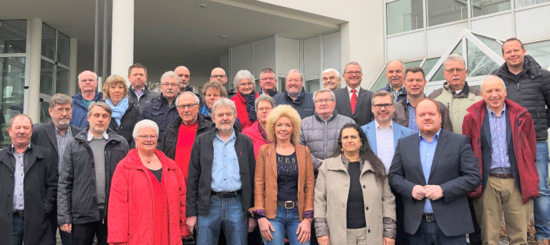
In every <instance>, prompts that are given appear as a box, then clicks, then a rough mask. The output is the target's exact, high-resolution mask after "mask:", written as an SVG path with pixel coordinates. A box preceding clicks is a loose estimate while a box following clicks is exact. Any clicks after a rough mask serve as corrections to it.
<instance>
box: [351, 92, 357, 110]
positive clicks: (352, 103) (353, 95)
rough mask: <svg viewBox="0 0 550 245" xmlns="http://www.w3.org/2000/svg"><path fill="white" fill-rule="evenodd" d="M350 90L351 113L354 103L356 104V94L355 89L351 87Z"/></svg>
mask: <svg viewBox="0 0 550 245" xmlns="http://www.w3.org/2000/svg"><path fill="white" fill-rule="evenodd" d="M351 92H352V93H353V94H352V95H351V114H353V113H354V112H355V104H357V94H356V93H355V89H352V90H351Z"/></svg>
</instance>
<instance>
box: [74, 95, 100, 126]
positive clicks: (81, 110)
mask: <svg viewBox="0 0 550 245" xmlns="http://www.w3.org/2000/svg"><path fill="white" fill-rule="evenodd" d="M82 99H83V98H82V93H78V94H76V95H74V96H73V117H72V119H71V125H73V126H75V127H77V128H85V127H88V108H86V106H84V102H82ZM93 101H96V102H97V101H103V93H101V92H96V93H95V97H94V99H93Z"/></svg>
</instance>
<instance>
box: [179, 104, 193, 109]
mask: <svg viewBox="0 0 550 245" xmlns="http://www.w3.org/2000/svg"><path fill="white" fill-rule="evenodd" d="M196 105H198V104H197V103H193V104H187V105H177V106H176V107H177V108H178V109H192V108H193V107H195V106H196Z"/></svg>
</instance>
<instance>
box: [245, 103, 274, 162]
mask: <svg viewBox="0 0 550 245" xmlns="http://www.w3.org/2000/svg"><path fill="white" fill-rule="evenodd" d="M275 106H276V105H275V100H274V99H273V98H271V96H269V95H267V94H261V95H260V96H258V98H257V99H256V102H255V103H254V107H255V108H256V116H257V118H258V120H257V121H256V122H255V123H254V124H252V125H251V126H250V127H248V128H246V129H245V130H243V134H244V135H246V136H248V137H250V139H251V140H252V143H253V144H254V156H255V157H258V151H259V150H260V147H262V145H265V144H269V143H271V141H269V139H268V138H267V133H266V131H265V127H266V124H267V115H268V114H269V112H271V110H273V108H275Z"/></svg>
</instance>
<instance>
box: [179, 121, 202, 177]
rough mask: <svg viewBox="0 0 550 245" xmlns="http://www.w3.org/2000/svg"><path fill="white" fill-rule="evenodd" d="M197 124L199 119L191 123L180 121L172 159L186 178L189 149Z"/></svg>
mask: <svg viewBox="0 0 550 245" xmlns="http://www.w3.org/2000/svg"><path fill="white" fill-rule="evenodd" d="M198 126H199V121H198V120H197V122H195V123H194V124H192V125H185V124H183V123H182V124H180V128H179V133H178V134H179V135H178V142H177V146H176V155H175V157H174V160H175V161H176V164H177V165H178V167H180V169H181V171H182V172H183V176H184V177H185V179H186V180H187V170H188V168H189V159H191V149H192V148H193V143H194V142H195V136H196V134H197V127H198Z"/></svg>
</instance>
